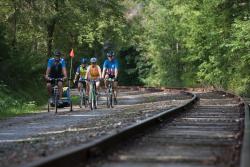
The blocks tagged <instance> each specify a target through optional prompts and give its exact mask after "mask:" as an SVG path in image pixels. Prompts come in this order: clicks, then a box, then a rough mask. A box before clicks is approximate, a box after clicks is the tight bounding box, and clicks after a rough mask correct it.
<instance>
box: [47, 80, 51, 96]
mask: <svg viewBox="0 0 250 167" xmlns="http://www.w3.org/2000/svg"><path fill="white" fill-rule="evenodd" d="M47 90H48V95H49V97H51V92H52V88H51V83H50V82H47Z"/></svg>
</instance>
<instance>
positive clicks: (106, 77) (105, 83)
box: [104, 74, 109, 88]
mask: <svg viewBox="0 0 250 167" xmlns="http://www.w3.org/2000/svg"><path fill="white" fill-rule="evenodd" d="M108 78H109V75H108V74H106V75H105V76H104V86H105V88H107V85H108V83H107V82H108V81H107V80H106V79H108Z"/></svg>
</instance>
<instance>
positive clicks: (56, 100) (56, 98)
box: [54, 90, 59, 113]
mask: <svg viewBox="0 0 250 167" xmlns="http://www.w3.org/2000/svg"><path fill="white" fill-rule="evenodd" d="M58 96H59V95H58V90H56V91H55V96H54V98H55V99H54V102H55V110H56V113H57V109H58V98H59V97H58Z"/></svg>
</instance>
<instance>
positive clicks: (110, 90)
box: [106, 78, 115, 108]
mask: <svg viewBox="0 0 250 167" xmlns="http://www.w3.org/2000/svg"><path fill="white" fill-rule="evenodd" d="M106 81H107V82H108V87H107V107H108V108H111V107H113V95H114V90H113V83H114V81H115V80H114V79H112V78H108V79H106Z"/></svg>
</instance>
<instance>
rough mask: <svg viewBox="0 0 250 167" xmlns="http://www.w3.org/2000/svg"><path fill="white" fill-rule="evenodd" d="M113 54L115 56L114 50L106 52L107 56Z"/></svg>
mask: <svg viewBox="0 0 250 167" xmlns="http://www.w3.org/2000/svg"><path fill="white" fill-rule="evenodd" d="M113 56H115V52H114V51H109V52H108V53H107V57H113Z"/></svg>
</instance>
